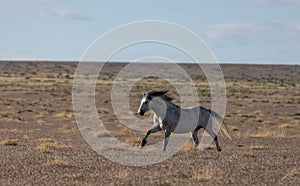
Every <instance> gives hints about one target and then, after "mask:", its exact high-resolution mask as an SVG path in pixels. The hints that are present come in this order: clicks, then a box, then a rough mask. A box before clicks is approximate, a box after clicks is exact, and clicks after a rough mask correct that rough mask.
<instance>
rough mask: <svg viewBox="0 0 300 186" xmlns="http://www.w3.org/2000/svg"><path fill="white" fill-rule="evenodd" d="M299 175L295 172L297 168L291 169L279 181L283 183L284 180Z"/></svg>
mask: <svg viewBox="0 0 300 186" xmlns="http://www.w3.org/2000/svg"><path fill="white" fill-rule="evenodd" d="M298 174H299V171H298V170H297V168H293V169H292V170H290V171H289V172H287V173H286V174H285V175H284V176H283V177H282V178H281V180H280V181H284V180H286V179H287V178H288V177H293V176H296V175H298Z"/></svg>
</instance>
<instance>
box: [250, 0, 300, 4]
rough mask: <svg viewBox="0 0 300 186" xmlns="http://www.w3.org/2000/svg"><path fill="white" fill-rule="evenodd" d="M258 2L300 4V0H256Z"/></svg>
mask: <svg viewBox="0 0 300 186" xmlns="http://www.w3.org/2000/svg"><path fill="white" fill-rule="evenodd" d="M255 1H256V2H258V3H272V4H300V0H255Z"/></svg>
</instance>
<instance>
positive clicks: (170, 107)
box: [138, 90, 231, 152]
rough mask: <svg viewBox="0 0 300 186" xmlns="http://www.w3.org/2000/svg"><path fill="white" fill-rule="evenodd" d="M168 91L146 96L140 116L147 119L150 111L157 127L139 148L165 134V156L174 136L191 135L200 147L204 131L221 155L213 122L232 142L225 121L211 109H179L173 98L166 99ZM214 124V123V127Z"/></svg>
mask: <svg viewBox="0 0 300 186" xmlns="http://www.w3.org/2000/svg"><path fill="white" fill-rule="evenodd" d="M167 92H168V91H158V90H153V91H150V92H148V93H145V94H144V95H143V98H142V100H141V104H140V106H139V109H138V114H139V115H141V116H144V114H145V113H146V112H148V111H152V112H153V113H154V125H153V126H152V127H151V128H150V129H149V130H148V131H147V133H146V135H145V136H144V138H143V139H142V141H141V144H140V147H141V148H143V147H144V146H145V145H146V143H147V138H148V137H149V135H150V134H152V133H155V132H158V131H161V130H164V133H165V134H164V141H163V149H162V150H163V152H165V151H166V147H167V144H168V141H169V138H170V135H171V133H177V134H183V133H188V132H190V133H191V137H192V139H193V143H194V145H195V146H197V145H198V144H199V139H198V135H197V134H198V131H199V130H200V129H201V128H204V130H205V131H206V132H207V133H208V134H209V135H210V136H211V137H212V138H213V140H214V142H215V145H216V149H217V151H221V147H220V145H219V142H218V137H217V134H216V133H215V132H214V131H213V129H212V123H211V122H212V121H215V122H216V123H217V124H218V125H221V126H220V129H221V131H222V132H223V133H224V135H225V136H226V137H227V138H229V139H230V140H231V137H230V135H229V133H228V130H227V128H226V126H225V124H224V123H223V124H222V121H223V118H222V117H221V116H220V115H219V114H218V113H216V112H214V111H212V110H211V109H207V108H205V107H202V106H198V107H194V108H180V107H179V106H178V105H175V104H174V103H172V100H173V98H172V97H170V96H168V95H167ZM215 122H214V123H215Z"/></svg>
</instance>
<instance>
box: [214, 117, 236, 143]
mask: <svg viewBox="0 0 300 186" xmlns="http://www.w3.org/2000/svg"><path fill="white" fill-rule="evenodd" d="M211 116H212V119H213V120H214V121H215V122H217V123H218V125H220V129H221V131H222V133H223V134H224V135H225V136H226V137H227V138H228V139H230V140H232V138H231V136H230V134H229V133H228V130H227V127H226V125H225V123H224V122H222V121H223V118H222V117H221V116H220V115H219V114H218V113H216V112H214V111H211Z"/></svg>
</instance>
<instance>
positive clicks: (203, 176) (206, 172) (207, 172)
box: [192, 166, 222, 182]
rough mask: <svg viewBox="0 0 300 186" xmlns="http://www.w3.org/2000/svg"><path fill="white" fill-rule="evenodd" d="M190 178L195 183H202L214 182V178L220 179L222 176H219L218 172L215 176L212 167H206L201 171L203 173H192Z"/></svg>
mask: <svg viewBox="0 0 300 186" xmlns="http://www.w3.org/2000/svg"><path fill="white" fill-rule="evenodd" d="M192 178H193V179H195V180H197V181H201V182H203V181H208V180H215V179H216V178H218V179H221V178H222V175H221V173H220V171H218V173H217V174H216V173H215V170H214V169H213V168H212V167H210V166H207V167H205V168H204V169H203V172H200V173H197V172H196V173H194V174H193V175H192Z"/></svg>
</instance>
